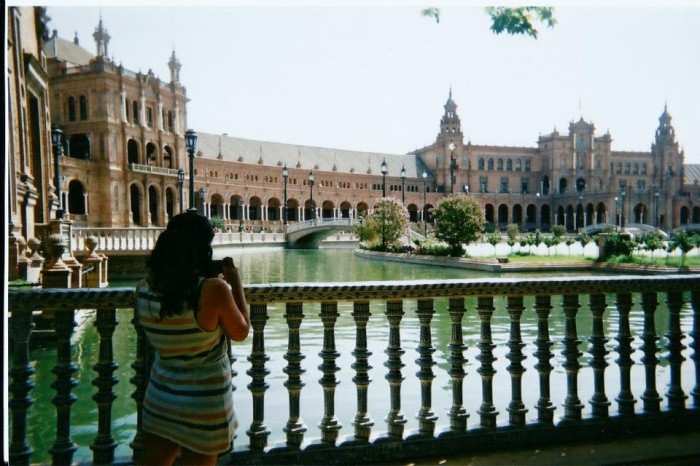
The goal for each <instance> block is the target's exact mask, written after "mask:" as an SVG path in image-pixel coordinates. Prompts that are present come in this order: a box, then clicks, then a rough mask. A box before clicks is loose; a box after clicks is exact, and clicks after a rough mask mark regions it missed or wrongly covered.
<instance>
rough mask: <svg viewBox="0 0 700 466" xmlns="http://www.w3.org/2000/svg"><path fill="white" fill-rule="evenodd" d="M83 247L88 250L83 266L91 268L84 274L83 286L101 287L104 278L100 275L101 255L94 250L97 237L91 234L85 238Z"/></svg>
mask: <svg viewBox="0 0 700 466" xmlns="http://www.w3.org/2000/svg"><path fill="white" fill-rule="evenodd" d="M85 247H86V248H87V250H88V251H89V252H88V255H87V256H86V257H85V259H84V260H83V266H84V267H85V269H86V270H87V269H89V268H90V267H92V268H93V270H92V272H89V273H88V274H86V276H85V286H86V287H88V288H91V287H92V288H103V287H104V286H105V285H104V283H105V282H106V280H105V279H104V277H103V276H102V272H103V268H102V257H100V256H99V255H98V254H97V253H96V252H95V248H96V247H97V238H96V237H94V236H92V235H90V236H88V237H87V238H85Z"/></svg>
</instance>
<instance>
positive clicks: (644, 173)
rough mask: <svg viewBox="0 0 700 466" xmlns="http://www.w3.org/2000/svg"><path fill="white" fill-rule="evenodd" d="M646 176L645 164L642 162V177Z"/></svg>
mask: <svg viewBox="0 0 700 466" xmlns="http://www.w3.org/2000/svg"><path fill="white" fill-rule="evenodd" d="M646 174H647V164H646V162H642V175H646Z"/></svg>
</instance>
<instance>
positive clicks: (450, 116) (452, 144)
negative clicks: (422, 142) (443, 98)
mask: <svg viewBox="0 0 700 466" xmlns="http://www.w3.org/2000/svg"><path fill="white" fill-rule="evenodd" d="M444 108H445V113H444V114H443V115H442V118H441V119H440V134H438V136H437V140H436V144H435V146H436V148H437V150H438V151H440V152H442V154H438V155H437V159H436V164H435V177H436V182H437V185H438V186H437V189H438V190H439V191H441V192H444V193H450V192H452V190H454V191H455V192H459V191H460V188H459V186H461V183H460V176H459V168H465V169H466V168H467V167H460V166H459V160H460V155H461V154H462V150H463V148H462V145H463V143H464V135H463V134H462V123H461V121H460V120H459V116H458V115H457V104H456V103H455V102H454V100H452V88H450V94H449V96H448V98H447V102H445V107H444Z"/></svg>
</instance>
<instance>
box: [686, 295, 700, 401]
mask: <svg viewBox="0 0 700 466" xmlns="http://www.w3.org/2000/svg"><path fill="white" fill-rule="evenodd" d="M690 304H691V305H692V307H693V330H692V331H691V332H690V336H691V337H693V342H692V343H691V344H690V345H689V346H690V347H691V348H693V355H692V356H691V358H692V359H693V362H695V387H694V388H693V390H692V391H691V392H690V394H691V395H692V396H693V406H695V407H696V408H698V407H700V355H699V354H698V351H700V341H699V340H700V292H698V291H697V290H693V291H692V292H691V293H690Z"/></svg>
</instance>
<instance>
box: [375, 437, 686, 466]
mask: <svg viewBox="0 0 700 466" xmlns="http://www.w3.org/2000/svg"><path fill="white" fill-rule="evenodd" d="M386 464H387V465H396V466H398V465H404V466H433V465H448V466H449V465H452V466H479V465H518V466H520V465H562V466H563V465H566V466H577V465H608V466H613V465H700V432H694V433H689V434H684V435H673V436H663V437H649V438H640V439H633V440H624V441H618V442H610V443H583V444H580V445H569V446H556V447H547V448H527V449H523V450H511V451H504V452H501V453H476V454H471V455H460V456H456V457H453V456H450V457H445V458H440V457H437V458H433V459H430V460H418V461H415V462H408V461H406V462H392V463H386Z"/></svg>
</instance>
